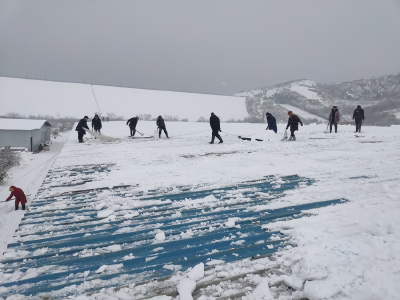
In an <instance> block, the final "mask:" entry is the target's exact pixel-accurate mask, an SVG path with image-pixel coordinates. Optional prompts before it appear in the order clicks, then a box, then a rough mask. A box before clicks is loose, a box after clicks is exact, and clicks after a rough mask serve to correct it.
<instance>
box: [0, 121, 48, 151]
mask: <svg viewBox="0 0 400 300" xmlns="http://www.w3.org/2000/svg"><path fill="white" fill-rule="evenodd" d="M50 127H51V124H50V123H49V122H47V121H46V120H28V119H1V118H0V148H1V147H7V146H11V147H25V148H27V149H28V150H29V151H32V152H34V151H36V150H38V149H39V147H40V144H44V143H45V142H49V141H50Z"/></svg>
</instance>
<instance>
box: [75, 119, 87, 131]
mask: <svg viewBox="0 0 400 300" xmlns="http://www.w3.org/2000/svg"><path fill="white" fill-rule="evenodd" d="M83 128H86V129H89V127H88V126H87V121H86V120H85V118H83V119H81V120H80V121H79V123H78V125H77V126H76V129H75V130H76V131H78V132H79V133H81V134H86V131H85V129H83Z"/></svg>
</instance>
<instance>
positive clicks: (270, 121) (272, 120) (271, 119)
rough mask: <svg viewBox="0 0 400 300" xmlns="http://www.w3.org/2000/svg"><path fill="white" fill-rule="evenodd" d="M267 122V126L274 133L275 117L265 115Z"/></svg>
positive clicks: (275, 128)
mask: <svg viewBox="0 0 400 300" xmlns="http://www.w3.org/2000/svg"><path fill="white" fill-rule="evenodd" d="M267 122H268V128H269V129H270V130H273V131H274V132H275V133H276V132H277V131H278V128H277V127H276V119H275V117H274V116H273V115H269V116H268V117H267Z"/></svg>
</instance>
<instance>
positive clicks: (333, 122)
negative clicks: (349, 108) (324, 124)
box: [329, 109, 340, 124]
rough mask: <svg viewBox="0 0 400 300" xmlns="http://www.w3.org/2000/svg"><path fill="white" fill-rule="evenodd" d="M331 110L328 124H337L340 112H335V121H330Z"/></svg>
mask: <svg viewBox="0 0 400 300" xmlns="http://www.w3.org/2000/svg"><path fill="white" fill-rule="evenodd" d="M332 115H333V109H331V113H330V114H329V123H330V124H338V123H339V121H340V112H339V110H336V111H335V119H334V120H332Z"/></svg>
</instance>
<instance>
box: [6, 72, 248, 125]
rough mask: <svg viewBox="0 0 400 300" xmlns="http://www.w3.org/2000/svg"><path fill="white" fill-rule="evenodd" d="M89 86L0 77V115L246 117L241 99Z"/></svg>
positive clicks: (224, 118)
mask: <svg viewBox="0 0 400 300" xmlns="http://www.w3.org/2000/svg"><path fill="white" fill-rule="evenodd" d="M93 92H94V95H95V97H96V99H97V103H98V105H97V104H96V101H95V98H94V96H93V93H92V89H91V86H90V85H89V84H78V83H64V82H51V81H41V80H29V79H16V78H7V77H0V108H1V109H0V111H1V114H2V115H3V114H6V113H9V112H16V113H19V114H23V115H31V114H32V115H39V114H40V115H52V116H55V115H57V114H60V115H61V116H73V117H77V118H81V117H83V116H84V115H88V116H89V117H92V115H93V114H94V113H95V112H99V111H100V112H101V113H103V115H105V116H107V113H115V114H117V115H121V116H123V117H125V118H129V117H133V116H135V115H138V114H150V115H152V116H153V117H157V116H158V115H163V116H165V115H169V116H178V117H179V119H183V118H188V119H189V121H196V120H197V119H199V118H200V117H206V118H207V117H209V116H210V113H211V112H215V113H216V114H217V115H218V116H219V117H220V118H221V119H222V120H227V119H231V118H234V119H243V118H245V117H247V116H248V113H247V110H246V105H245V99H244V98H242V97H233V96H220V95H206V94H192V93H182V92H169V91H153V90H142V89H132V88H121V87H110V86H101V85H93Z"/></svg>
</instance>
